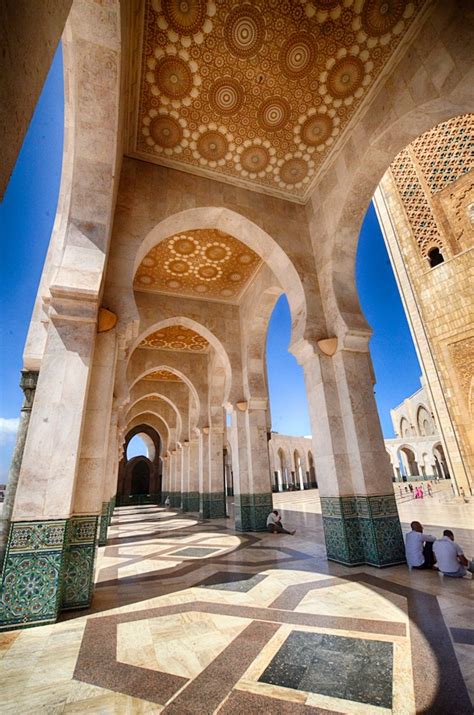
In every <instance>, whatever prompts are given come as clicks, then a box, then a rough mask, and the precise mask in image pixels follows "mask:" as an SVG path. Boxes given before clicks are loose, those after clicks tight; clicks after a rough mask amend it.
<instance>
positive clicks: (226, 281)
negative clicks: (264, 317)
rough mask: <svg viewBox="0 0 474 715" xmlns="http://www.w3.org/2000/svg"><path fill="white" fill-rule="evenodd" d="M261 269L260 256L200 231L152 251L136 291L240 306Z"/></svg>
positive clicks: (234, 241) (137, 277)
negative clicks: (246, 290) (231, 303)
mask: <svg viewBox="0 0 474 715" xmlns="http://www.w3.org/2000/svg"><path fill="white" fill-rule="evenodd" d="M260 265H261V260H260V258H259V256H258V255H257V254H256V253H255V252H254V251H252V249H250V248H248V247H247V246H245V245H244V244H243V243H241V242H240V241H238V240H237V239H236V238H233V237H232V236H229V234H227V233H223V232H222V231H218V230H217V229H196V230H194V231H188V232H186V233H182V234H181V233H180V234H177V235H175V236H172V237H171V238H168V239H166V240H165V241H162V242H161V243H159V244H158V245H157V246H155V247H154V248H152V250H151V251H150V252H149V253H148V254H147V255H146V256H145V258H144V259H143V261H142V262H141V264H140V266H139V267H138V270H137V273H136V275H135V280H134V288H135V289H136V290H142V291H153V292H161V293H171V294H176V295H179V296H181V297H182V296H190V297H193V298H207V299H211V300H221V301H231V302H236V301H238V300H239V298H240V296H241V295H242V292H243V291H244V290H245V288H246V286H247V285H248V283H249V281H250V279H251V278H252V276H253V275H254V274H255V272H256V270H257V269H258V267H259V266H260Z"/></svg>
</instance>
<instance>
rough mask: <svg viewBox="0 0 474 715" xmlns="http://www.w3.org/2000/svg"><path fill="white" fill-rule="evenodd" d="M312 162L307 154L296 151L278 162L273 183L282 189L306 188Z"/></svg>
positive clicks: (312, 168) (311, 171)
mask: <svg viewBox="0 0 474 715" xmlns="http://www.w3.org/2000/svg"><path fill="white" fill-rule="evenodd" d="M313 170H314V162H313V160H312V159H311V156H310V155H309V154H308V153H303V152H302V151H296V152H292V153H288V154H286V155H285V157H284V158H283V159H279V160H278V169H277V174H276V177H275V181H276V183H277V184H278V186H280V187H281V188H282V189H289V188H293V187H294V188H301V187H304V186H306V185H307V184H308V183H309V181H310V179H311V176H312V173H313Z"/></svg>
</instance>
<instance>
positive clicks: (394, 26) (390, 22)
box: [353, 0, 415, 49]
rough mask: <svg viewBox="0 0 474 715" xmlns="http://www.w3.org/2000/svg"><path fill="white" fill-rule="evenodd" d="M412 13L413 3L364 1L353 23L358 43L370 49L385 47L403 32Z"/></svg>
mask: <svg viewBox="0 0 474 715" xmlns="http://www.w3.org/2000/svg"><path fill="white" fill-rule="evenodd" d="M414 12H415V3H413V2H406V0H366V2H365V3H364V5H363V7H362V12H361V14H360V15H358V16H357V17H356V18H355V19H354V22H353V29H354V30H356V31H357V33H358V34H357V40H358V42H361V43H362V42H365V43H366V44H367V47H368V48H370V49H372V48H373V47H375V46H376V45H381V46H384V45H387V44H388V43H389V42H390V40H391V39H392V37H393V36H397V35H400V34H401V33H402V32H403V31H404V29H405V25H406V21H407V20H409V19H410V18H411V17H412V15H413V13H414Z"/></svg>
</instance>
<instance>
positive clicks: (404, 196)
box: [390, 149, 443, 257]
mask: <svg viewBox="0 0 474 715" xmlns="http://www.w3.org/2000/svg"><path fill="white" fill-rule="evenodd" d="M390 168H391V170H392V175H393V178H394V180H395V183H396V185H397V188H398V191H399V193H400V198H401V200H402V202H403V206H404V208H405V211H406V214H407V217H408V220H409V222H410V225H411V229H412V232H413V235H414V237H415V240H416V242H417V244H418V247H419V249H420V252H421V255H422V256H423V257H426V255H427V252H428V250H429V248H431V247H433V246H438V247H439V248H441V249H442V248H443V240H442V238H441V235H440V233H439V230H438V226H437V224H436V221H435V218H434V216H433V212H432V210H431V206H430V204H429V201H428V198H427V196H426V194H425V192H424V190H423V187H422V185H421V182H420V180H419V178H418V174H417V172H416V168H415V165H414V163H413V161H412V158H411V156H410V152H409V150H408V149H404V150H403V151H401V152H400V154H398V155H397V156H396V158H395V160H394V162H393V164H392V165H391V167H390Z"/></svg>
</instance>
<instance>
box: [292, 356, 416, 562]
mask: <svg viewBox="0 0 474 715" xmlns="http://www.w3.org/2000/svg"><path fill="white" fill-rule="evenodd" d="M357 347H358V346H357ZM308 352H309V351H308ZM301 357H302V356H298V358H299V360H300V362H301V364H302V365H303V368H304V373H305V382H306V390H307V394H308V406H309V412H310V418H311V426H312V432H313V447H314V462H315V471H316V476H317V480H318V485H319V490H320V495H321V509H322V516H323V525H324V533H325V539H326V549H327V554H328V559H330V560H332V561H337V562H339V563H343V564H347V565H356V564H364V563H366V564H370V565H372V566H389V565H391V564H398V563H403V562H404V561H405V551H404V545H403V537H402V531H401V527H400V521H399V517H398V511H397V505H396V501H395V495H394V492H393V486H392V474H391V468H390V463H389V458H388V455H387V453H386V451H385V446H384V442H383V437H382V432H381V428H380V422H379V418H378V414H377V407H376V404H375V398H374V394H373V379H372V376H373V373H372V366H371V362H370V355H369V353H368V352H367V350H364V349H361V348H359V349H352V350H351V349H347V348H346V349H344V348H342V349H337V351H335V352H334V354H333V355H332V356H327V355H320V354H312V351H311V353H310V354H309V355H307V356H303V359H301Z"/></svg>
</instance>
